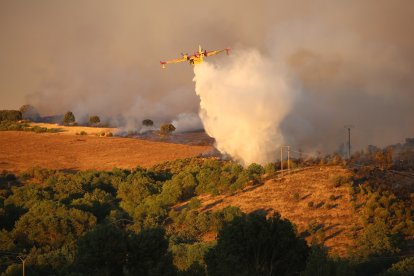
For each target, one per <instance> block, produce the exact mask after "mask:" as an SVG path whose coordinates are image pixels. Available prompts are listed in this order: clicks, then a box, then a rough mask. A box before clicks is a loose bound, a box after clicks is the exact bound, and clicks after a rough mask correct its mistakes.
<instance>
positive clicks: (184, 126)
mask: <svg viewBox="0 0 414 276" xmlns="http://www.w3.org/2000/svg"><path fill="white" fill-rule="evenodd" d="M171 123H172V124H173V126H175V132H187V131H193V130H202V129H203V123H202V122H201V120H200V117H199V116H198V115H197V114H195V113H181V114H178V116H177V118H176V119H174V120H173V121H172V122H171Z"/></svg>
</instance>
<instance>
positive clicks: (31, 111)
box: [19, 104, 40, 122]
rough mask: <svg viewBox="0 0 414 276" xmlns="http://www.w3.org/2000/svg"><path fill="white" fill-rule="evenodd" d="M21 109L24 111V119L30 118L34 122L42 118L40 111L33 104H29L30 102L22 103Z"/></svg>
mask: <svg viewBox="0 0 414 276" xmlns="http://www.w3.org/2000/svg"><path fill="white" fill-rule="evenodd" d="M19 110H20V112H21V113H22V119H23V120H30V121H33V122H36V121H39V120H40V114H39V112H38V111H37V109H36V108H35V107H34V106H32V105H29V104H25V105H22V107H20V109H19Z"/></svg>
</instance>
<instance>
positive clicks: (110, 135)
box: [106, 132, 114, 137]
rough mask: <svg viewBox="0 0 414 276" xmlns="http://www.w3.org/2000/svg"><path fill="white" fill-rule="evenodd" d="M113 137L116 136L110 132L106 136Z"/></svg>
mask: <svg viewBox="0 0 414 276" xmlns="http://www.w3.org/2000/svg"><path fill="white" fill-rule="evenodd" d="M112 136H114V135H113V134H112V132H108V133H107V134H106V137H112Z"/></svg>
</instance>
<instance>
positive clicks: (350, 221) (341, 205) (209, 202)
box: [199, 166, 360, 256]
mask: <svg viewBox="0 0 414 276" xmlns="http://www.w3.org/2000/svg"><path fill="white" fill-rule="evenodd" d="M349 174H350V172H349V171H348V170H347V169H344V168H342V167H340V166H324V167H313V168H310V169H308V170H304V171H301V172H297V173H292V174H290V175H284V177H281V178H280V177H279V178H275V179H270V180H267V181H266V182H265V183H264V184H263V185H260V186H250V187H247V188H245V189H244V190H243V191H240V192H237V193H235V194H233V195H219V196H211V195H206V196H200V197H199V199H200V200H201V202H202V205H201V207H200V208H201V210H204V211H208V210H219V209H222V208H224V207H226V206H229V205H231V206H237V207H240V209H241V210H242V211H244V212H246V213H250V212H266V213H267V214H271V213H273V212H279V213H280V214H281V216H282V217H283V218H287V219H289V220H290V221H292V222H293V223H294V224H295V225H296V226H297V230H298V232H299V233H301V232H304V231H306V230H307V229H308V228H309V224H315V225H317V227H318V228H321V229H323V231H324V232H325V245H326V246H327V247H328V248H330V252H331V253H332V254H336V255H340V256H345V255H346V254H347V249H348V247H349V246H353V239H352V238H350V236H351V234H352V228H353V227H354V226H358V225H359V223H360V222H359V216H358V214H357V213H356V212H354V211H353V208H352V205H351V202H350V195H349V188H348V186H347V185H342V186H340V187H336V188H335V187H334V186H333V184H332V180H331V178H332V177H334V176H338V175H344V176H345V175H349ZM295 194H298V195H299V199H297V198H295ZM331 195H333V196H334V197H335V199H334V200H332V198H330V197H331ZM309 202H313V204H314V207H309V206H308V203H309ZM328 204H330V206H328ZM328 207H329V208H328ZM307 240H308V241H309V242H310V237H309V236H308V237H307Z"/></svg>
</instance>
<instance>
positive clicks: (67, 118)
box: [63, 111, 76, 125]
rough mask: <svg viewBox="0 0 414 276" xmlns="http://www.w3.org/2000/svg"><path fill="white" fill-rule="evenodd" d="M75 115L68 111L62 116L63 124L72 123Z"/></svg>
mask: <svg viewBox="0 0 414 276" xmlns="http://www.w3.org/2000/svg"><path fill="white" fill-rule="evenodd" d="M75 121H76V120H75V115H73V113H72V111H68V112H66V114H65V117H64V118H63V123H64V124H65V125H69V124H73V123H74V122H75Z"/></svg>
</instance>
